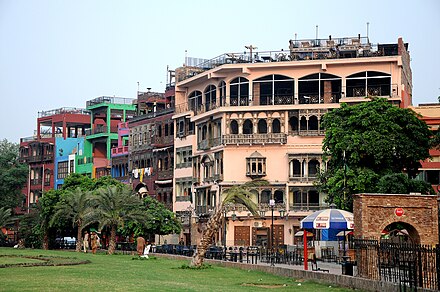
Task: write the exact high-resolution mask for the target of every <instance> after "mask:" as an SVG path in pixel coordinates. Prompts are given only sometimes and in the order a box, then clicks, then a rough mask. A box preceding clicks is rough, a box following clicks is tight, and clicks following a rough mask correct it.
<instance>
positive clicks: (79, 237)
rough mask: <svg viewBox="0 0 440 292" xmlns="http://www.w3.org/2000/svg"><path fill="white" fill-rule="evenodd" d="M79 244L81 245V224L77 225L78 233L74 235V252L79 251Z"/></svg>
mask: <svg viewBox="0 0 440 292" xmlns="http://www.w3.org/2000/svg"><path fill="white" fill-rule="evenodd" d="M81 244H82V228H81V223H78V232H77V234H76V250H75V251H76V252H80V251H81Z"/></svg>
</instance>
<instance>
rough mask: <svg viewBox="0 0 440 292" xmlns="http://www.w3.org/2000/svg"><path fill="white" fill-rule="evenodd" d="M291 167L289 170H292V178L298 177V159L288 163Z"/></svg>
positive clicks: (299, 172)
mask: <svg viewBox="0 0 440 292" xmlns="http://www.w3.org/2000/svg"><path fill="white" fill-rule="evenodd" d="M290 163H291V164H292V165H291V169H292V176H293V177H300V176H301V163H300V162H299V160H298V159H293V160H292V161H291V162H290Z"/></svg>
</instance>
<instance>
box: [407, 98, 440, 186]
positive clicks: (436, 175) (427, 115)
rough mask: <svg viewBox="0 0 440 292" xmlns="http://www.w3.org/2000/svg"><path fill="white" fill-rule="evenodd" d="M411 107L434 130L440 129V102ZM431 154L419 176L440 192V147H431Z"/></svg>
mask: <svg viewBox="0 0 440 292" xmlns="http://www.w3.org/2000/svg"><path fill="white" fill-rule="evenodd" d="M411 109H412V110H414V111H415V112H416V113H418V114H419V115H420V119H421V120H422V121H425V122H426V124H427V125H428V126H429V128H430V129H431V130H432V131H434V132H438V131H440V103H429V104H419V105H418V106H415V107H411ZM429 155H430V156H431V157H430V158H429V159H427V160H425V161H422V168H420V173H419V175H418V178H419V179H421V180H424V181H426V182H428V183H430V184H431V185H432V187H433V189H434V190H435V191H436V192H437V193H440V149H438V148H433V149H430V150H429Z"/></svg>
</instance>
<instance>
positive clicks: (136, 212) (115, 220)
mask: <svg viewBox="0 0 440 292" xmlns="http://www.w3.org/2000/svg"><path fill="white" fill-rule="evenodd" d="M92 206H93V207H92V208H91V209H89V212H88V214H87V216H86V220H85V221H84V225H89V224H91V223H94V222H98V223H99V230H102V229H104V227H113V226H116V227H124V225H125V224H126V222H129V221H135V222H144V221H145V214H144V213H143V212H142V210H141V201H140V200H139V198H138V197H136V196H134V195H133V194H132V191H131V190H130V189H129V188H128V187H127V186H125V185H123V186H122V187H117V186H108V187H106V188H101V189H98V190H97V194H96V195H94V196H93V198H92Z"/></svg>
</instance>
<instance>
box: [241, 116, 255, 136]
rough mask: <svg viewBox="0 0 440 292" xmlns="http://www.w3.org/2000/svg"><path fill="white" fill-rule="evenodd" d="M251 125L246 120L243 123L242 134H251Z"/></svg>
mask: <svg viewBox="0 0 440 292" xmlns="http://www.w3.org/2000/svg"><path fill="white" fill-rule="evenodd" d="M252 128H253V124H252V122H251V120H249V119H247V120H245V121H244V123H243V134H252V133H253V130H252Z"/></svg>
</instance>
